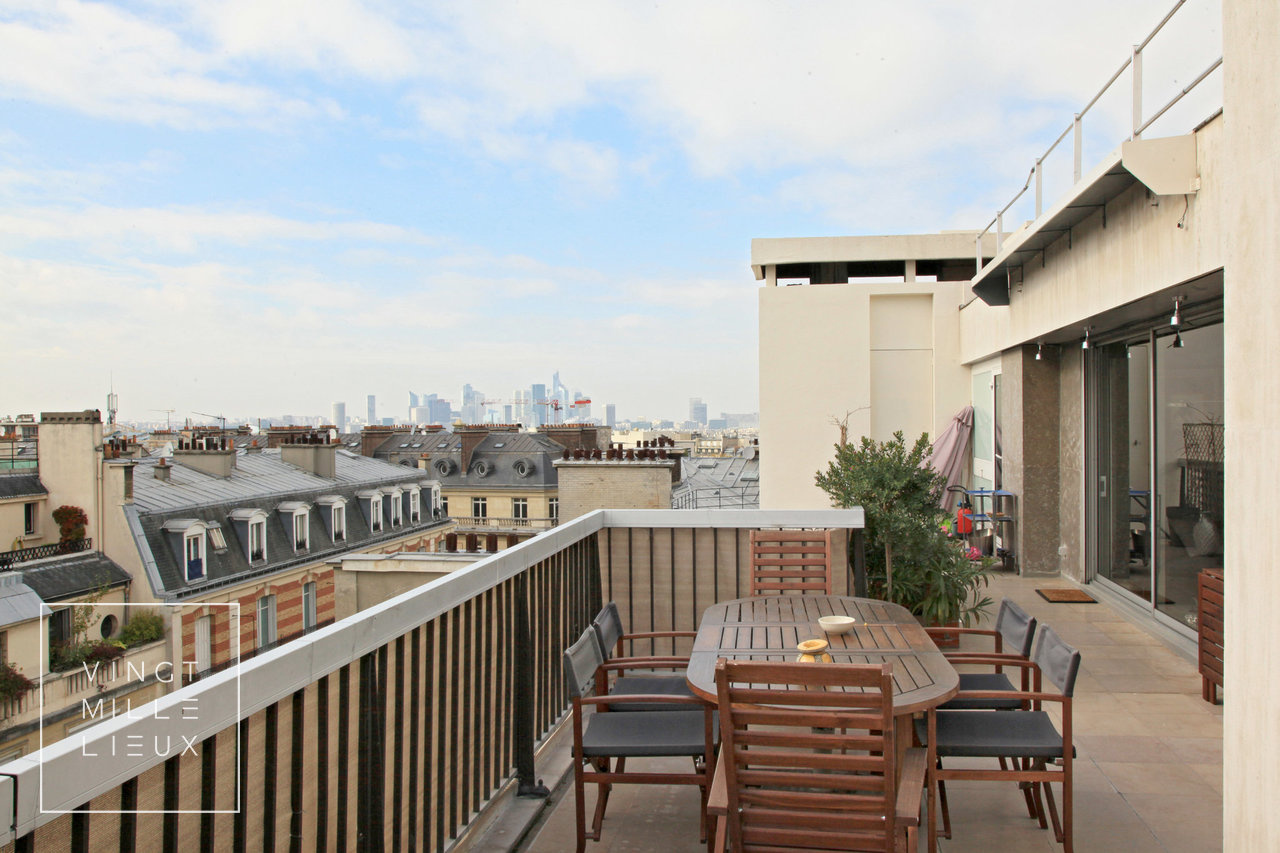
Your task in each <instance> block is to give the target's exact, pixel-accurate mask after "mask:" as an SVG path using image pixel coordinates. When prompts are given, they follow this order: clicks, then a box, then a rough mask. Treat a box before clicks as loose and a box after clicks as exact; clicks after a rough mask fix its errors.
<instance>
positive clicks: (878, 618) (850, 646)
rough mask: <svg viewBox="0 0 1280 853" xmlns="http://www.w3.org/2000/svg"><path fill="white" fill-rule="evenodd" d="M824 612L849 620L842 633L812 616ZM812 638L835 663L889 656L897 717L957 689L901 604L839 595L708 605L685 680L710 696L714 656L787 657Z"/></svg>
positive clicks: (935, 650)
mask: <svg viewBox="0 0 1280 853" xmlns="http://www.w3.org/2000/svg"><path fill="white" fill-rule="evenodd" d="M831 615H839V616H852V617H854V618H855V619H856V620H857V623H856V624H855V625H854V627H853V629H852V630H851V631H849V632H848V633H846V634H827V633H825V632H824V631H823V630H822V628H821V627H819V625H818V617H819V616H831ZM812 639H825V640H827V641H828V642H829V643H830V648H828V649H827V652H828V653H829V654H830V655H831V657H832V660H833V661H835V662H837V663H881V662H884V661H889V662H891V663H892V664H893V683H894V697H893V710H894V716H897V717H901V716H906V715H910V714H913V713H915V712H917V711H924V710H928V709H929V708H931V707H934V706H936V705H940V704H942V703H943V702H945V701H947V700H948V699H950V698H951V697H952V696H954V695H955V694H956V693H957V692H958V690H959V688H960V678H959V676H958V675H957V674H956V671H955V668H954V667H953V666H952V665H951V664H950V663H949V662H948V661H947V659H946V658H945V657H943V655H942V653H941V652H939V651H938V647H937V646H935V645H934V644H933V640H932V639H930V638H929V635H928V634H926V633H925V630H924V628H922V627H921V626H920V624H919V623H918V622H917V621H916V620H915V617H913V616H912V615H911V614H910V613H908V612H907V610H906V608H904V607H901V606H899V605H897V604H891V603H889V602H887V601H877V600H875V599H871V598H849V597H846V596H840V595H765V596H756V597H754V598H739V599H735V600H733V601H722V602H720V603H719V604H715V605H712V606H711V607H708V608H707V610H706V612H705V613H703V614H702V622H701V624H700V625H699V626H698V636H697V639H695V640H694V644H693V652H692V654H691V655H690V657H689V671H688V679H689V686H690V687H691V688H692V689H693V691H694V692H695V693H697V694H698V695H699V696H702V697H703V698H704V699H707V700H709V701H712V702H714V701H716V684H715V666H716V660H718V659H719V658H732V659H736V660H774V661H783V660H795V659H796V657H797V656H798V655H799V654H800V652H799V651H797V650H796V646H797V644H799V643H800V642H801V641H803V640H812ZM814 665H815V666H821V664H814Z"/></svg>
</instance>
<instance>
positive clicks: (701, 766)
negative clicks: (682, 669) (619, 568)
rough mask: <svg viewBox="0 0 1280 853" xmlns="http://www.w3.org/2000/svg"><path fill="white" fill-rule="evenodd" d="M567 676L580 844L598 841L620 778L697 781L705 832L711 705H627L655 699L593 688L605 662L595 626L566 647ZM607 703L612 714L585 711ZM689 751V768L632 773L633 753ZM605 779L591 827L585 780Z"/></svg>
mask: <svg viewBox="0 0 1280 853" xmlns="http://www.w3.org/2000/svg"><path fill="white" fill-rule="evenodd" d="M563 663H564V678H565V685H566V687H567V688H568V691H569V696H570V697H571V698H572V700H573V782H574V797H575V801H576V802H575V816H576V820H577V824H576V826H577V851H578V853H583V851H584V850H585V848H586V843H587V840H588V839H590V840H592V841H599V840H600V827H601V823H602V822H603V821H604V813H605V808H606V807H607V806H608V803H609V792H610V790H611V789H612V787H613V785H615V784H640V785H695V786H697V787H698V788H700V789H701V805H702V814H703V820H702V832H703V838H704V839H705V837H706V803H707V788H708V787H709V785H710V781H711V773H712V771H713V770H714V769H715V745H716V742H717V734H718V733H717V719H716V715H715V713H714V711H713V710H712V706H711V705H709V704H708V703H706V702H704V701H702V700H701V699H698V698H696V697H693V696H688V697H685V696H662V697H660V702H661V704H663V705H667V706H679V707H680V708H681V709H682V710H644V711H635V710H628V706H629V705H633V706H638V707H644V706H653V705H655V704H657V701H656V700H658V699H659V697H655V696H652V695H636V694H628V695H620V694H613V695H609V696H595V695H592V694H593V693H594V691H595V682H596V675H597V672H598V671H599V668H600V667H601V666H602V665H603V664H604V661H603V659H602V657H601V655H600V648H599V645H598V643H597V639H596V636H595V632H594V630H593V629H591V628H588V629H587V630H586V631H584V632H583V633H582V636H580V637H579V638H578V639H577V641H576V642H575V643H574V644H573V645H572V646H570V647H569V648H567V649H565V652H564V662H563ZM601 706H608V713H591V714H587V713H585V712H586V710H587V709H589V708H592V709H596V710H597V711H598V710H600V708H601ZM669 757H687V758H690V759H692V761H693V768H692V770H691V771H690V772H684V773H679V772H674V773H673V772H662V773H658V772H653V771H651V770H642V771H639V772H627V766H626V764H627V759H629V758H669ZM587 784H594V785H598V786H599V793H598V796H597V797H596V808H595V815H594V817H593V819H592V824H591V828H590V830H588V829H587V825H586V800H585V795H586V785H587Z"/></svg>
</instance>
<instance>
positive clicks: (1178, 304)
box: [1169, 296, 1182, 329]
mask: <svg viewBox="0 0 1280 853" xmlns="http://www.w3.org/2000/svg"><path fill="white" fill-rule="evenodd" d="M1169 325H1170V326H1173V327H1174V328H1175V329H1176V328H1178V327H1179V326H1181V325H1182V297H1181V296H1175V297H1173V316H1172V317H1170V318H1169Z"/></svg>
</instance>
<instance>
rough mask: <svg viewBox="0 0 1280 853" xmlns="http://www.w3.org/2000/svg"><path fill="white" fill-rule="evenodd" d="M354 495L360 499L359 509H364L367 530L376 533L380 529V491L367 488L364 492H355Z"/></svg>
mask: <svg viewBox="0 0 1280 853" xmlns="http://www.w3.org/2000/svg"><path fill="white" fill-rule="evenodd" d="M356 497H357V498H359V499H360V509H362V510H364V513H365V519H366V520H367V521H368V522H369V530H370V531H371V532H373V533H378V532H380V531H381V530H382V492H380V491H379V490H378V489H369V490H368V491H364V492H356Z"/></svg>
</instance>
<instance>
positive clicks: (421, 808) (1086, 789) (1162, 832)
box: [0, 510, 1221, 853]
mask: <svg viewBox="0 0 1280 853" xmlns="http://www.w3.org/2000/svg"><path fill="white" fill-rule="evenodd" d="M861 524H862V516H861V511H860V510H827V511H810V512H770V511H734V510H725V511H702V510H690V511H662V510H636V511H600V512H596V513H592V514H591V515H588V516H584V517H583V518H580V519H576V520H574V521H572V522H569V523H568V524H565V525H563V526H561V527H558V528H556V529H553V530H550V531H547V532H545V533H542V534H541V535H539V536H537V537H535V538H533V539H530V540H528V541H527V542H524V543H522V544H520V545H518V546H516V547H514V548H511V549H509V550H506V551H503V552H500V553H498V554H495V555H493V556H491V557H488V558H486V559H484V560H481V561H479V562H477V563H475V564H474V565H473V566H471V567H469V568H467V569H463V570H460V571H458V572H455V573H453V574H452V575H450V576H448V577H446V578H443V579H440V580H437V581H434V582H432V583H430V584H427V585H425V586H423V587H420V588H419V589H417V590H414V591H412V592H410V593H407V594H405V595H402V596H400V597H398V598H395V599H392V600H391V601H388V602H386V603H385V604H382V605H379V606H377V607H374V608H372V609H369V610H366V611H363V612H361V613H359V614H357V615H356V616H354V617H351V618H349V619H345V620H342V621H341V622H338V623H336V624H334V625H331V626H329V627H326V628H322V629H320V630H318V631H316V632H315V633H313V634H311V635H308V636H306V637H303V638H301V639H299V640H297V641H295V642H293V643H290V644H289V645H288V646H285V647H282V648H279V649H275V650H273V651H270V652H267V653H265V654H262V655H260V656H258V657H256V658H254V659H253V660H250V661H248V662H246V663H244V664H242V665H241V666H240V667H239V668H238V669H233V670H228V671H225V672H221V673H218V674H216V675H214V676H211V677H210V678H208V679H205V680H201V681H199V682H197V683H195V684H193V685H190V686H188V687H186V688H184V689H182V690H180V691H177V692H175V693H173V694H170V695H168V696H166V697H164V698H163V699H161V700H158V701H157V702H156V703H153V704H152V705H149V706H147V707H145V708H141V709H134V710H133V713H132V714H131V715H130V716H129V717H125V716H120V717H117V718H115V719H112V720H108V721H106V722H103V723H99V724H97V725H94V726H90V727H88V728H86V729H84V730H82V731H81V732H79V733H77V735H76V736H73V737H70V738H67V739H66V740H64V741H61V742H59V743H56V744H53V745H51V746H49V747H46V748H45V749H44V750H42V751H41V752H40V753H35V754H32V755H30V756H25V757H23V758H20V759H18V760H16V761H12V762H10V763H9V764H7V765H5V766H4V767H3V768H0V774H4V775H0V827H8V826H10V825H12V826H13V827H14V829H13V830H11V831H8V832H4V831H2V830H0V842H11V841H15V840H16V842H17V843H16V847H15V848H13V849H17V850H26V849H37V848H38V849H40V850H42V851H43V850H64V849H65V850H106V849H111V850H119V849H138V850H178V849H189V850H193V851H194V850H196V849H200V850H224V849H231V850H248V849H255V850H256V849H281V850H283V849H291V850H345V849H370V850H395V851H398V850H410V849H428V850H450V849H476V850H481V849H483V850H492V849H510V848H511V847H512V846H513V845H514V844H516V843H517V841H518V840H519V839H521V838H523V839H524V841H523V844H524V846H523V848H521V849H525V850H532V851H551V850H557V851H558V850H563V849H566V847H565V844H566V841H565V839H567V838H568V837H569V832H570V830H569V829H568V826H569V823H568V821H570V820H571V814H572V793H571V788H570V789H568V790H569V794H568V797H566V795H565V790H566V789H565V788H564V787H563V786H562V785H560V784H559V780H560V779H561V777H562V775H563V773H564V771H565V770H566V769H567V768H568V766H569V765H568V762H567V760H566V757H565V750H564V747H563V738H562V736H561V734H560V731H559V724H560V723H561V722H562V721H563V719H564V716H563V715H564V713H565V710H566V708H567V707H568V704H569V703H568V699H567V696H566V695H565V690H564V686H563V683H562V679H561V678H560V667H559V659H560V654H561V651H562V650H563V649H564V648H565V647H566V646H567V645H568V644H569V643H570V642H572V641H573V639H575V638H576V637H577V636H578V634H579V633H580V632H581V631H582V630H583V628H584V627H585V626H586V625H587V624H588V623H589V621H590V619H591V617H592V616H593V615H594V614H595V613H596V612H597V611H598V610H599V608H600V606H601V604H602V602H604V601H608V600H610V599H613V600H616V601H618V603H619V605H620V607H621V609H622V616H623V619H624V621H625V622H626V623H627V624H628V626H629V627H630V628H632V629H633V630H648V629H653V630H664V629H688V628H693V627H695V626H696V625H697V623H698V620H699V617H700V615H701V613H702V611H703V610H704V609H705V608H706V607H707V606H709V605H710V604H712V603H714V602H716V601H718V600H724V599H728V598H737V597H741V596H743V595H745V594H746V592H747V581H746V578H747V570H748V567H749V566H748V548H747V541H748V537H749V531H750V530H752V529H756V528H760V527H768V526H795V527H836V528H844V529H847V530H850V531H852V532H853V533H852V535H854V536H858V535H860V528H861ZM1039 585H1044V582H1041V583H1040V584H1039ZM848 586H849V579H848V578H841V579H839V581H838V582H837V589H836V590H835V591H836V592H840V593H845V592H847V591H848ZM994 586H995V588H994V594H995V595H996V596H997V597H998V596H1000V595H1011V596H1013V597H1014V598H1015V599H1016V600H1018V601H1019V602H1020V603H1022V604H1024V605H1025V606H1026V607H1027V609H1028V610H1030V611H1032V612H1033V613H1035V614H1036V615H1038V616H1039V617H1041V618H1042V619H1043V620H1044V621H1045V622H1047V623H1048V624H1051V625H1053V626H1054V627H1055V629H1057V630H1058V631H1059V632H1060V633H1061V634H1062V636H1063V637H1064V639H1066V640H1067V641H1068V642H1071V643H1073V644H1075V645H1077V646H1078V647H1079V648H1080V649H1081V651H1082V652H1083V655H1084V670H1083V675H1082V677H1081V679H1080V681H1079V683H1078V687H1077V695H1078V699H1077V702H1076V709H1077V711H1076V732H1077V737H1076V744H1077V746H1078V748H1079V751H1080V759H1081V760H1080V762H1079V763H1078V765H1077V767H1078V773H1077V783H1076V790H1077V818H1076V822H1075V825H1076V831H1077V833H1078V839H1079V841H1078V848H1077V849H1079V850H1111V849H1117V848H1118V847H1123V848H1124V849H1129V850H1138V851H1143V850H1153V851H1154V850H1197V851H1204V850H1213V849H1219V847H1220V841H1219V839H1220V837H1221V817H1220V814H1221V805H1220V796H1221V795H1220V790H1221V757H1220V756H1221V751H1220V748H1221V716H1220V711H1221V709H1220V708H1218V707H1214V706H1210V705H1207V704H1205V703H1204V702H1202V701H1201V700H1200V699H1199V692H1198V691H1199V679H1198V678H1197V677H1196V675H1195V669H1194V666H1193V664H1192V663H1191V662H1190V661H1187V660H1185V659H1184V658H1182V657H1180V656H1178V655H1177V654H1175V653H1174V652H1172V651H1170V650H1169V649H1168V648H1166V647H1165V646H1164V645H1163V644H1162V643H1161V641H1160V640H1159V639H1158V638H1156V637H1154V636H1151V635H1150V634H1148V633H1146V631H1144V630H1143V629H1141V628H1139V627H1137V626H1135V625H1133V624H1131V623H1130V622H1129V621H1127V619H1126V618H1125V617H1124V616H1123V615H1122V614H1120V613H1118V612H1116V611H1113V610H1112V609H1111V608H1110V607H1109V606H1108V605H1107V604H1104V603H1097V604H1091V605H1064V604H1048V603H1045V602H1043V601H1041V600H1040V599H1039V598H1038V597H1037V596H1036V595H1035V593H1034V586H1035V584H1032V583H1031V582H1030V581H1025V580H1021V579H1017V578H1011V577H1006V576H997V580H996V581H995V584H994ZM184 707H188V708H192V707H194V708H195V709H196V711H195V713H194V715H192V716H187V715H184V714H183V713H182V711H181V709H182V708H184ZM129 738H141V741H140V742H142V743H145V744H146V745H147V746H146V748H145V749H142V750H138V751H137V752H138V754H130V751H129V750H122V749H120V748H119V744H122V743H130V742H131V741H129V740H128V739H129ZM157 739H159V740H157ZM188 741H189V742H190V747H189V748H187V747H186V746H185V745H186V744H187V743H188ZM170 742H171V743H172V744H173V746H172V748H170V749H168V750H166V751H163V752H162V751H161V750H160V749H159V747H158V746H156V747H155V748H153V746H154V745H155V744H157V743H170ZM113 747H115V749H114V752H113ZM540 781H541V782H544V783H545V784H546V785H548V786H549V787H551V788H553V789H554V792H553V795H552V797H551V800H550V803H551V805H550V808H545V807H544V801H543V800H541V799H538V798H536V797H535V798H532V799H527V798H518V797H517V796H516V795H517V794H518V793H520V792H521V791H523V792H526V793H536V791H537V788H538V785H539V782H540ZM1009 787H1010V786H1008V785H1005V786H1003V787H1002V786H1000V785H983V784H974V783H968V784H966V785H962V784H957V785H954V786H953V788H954V792H953V793H952V811H953V815H954V816H955V833H954V834H955V839H954V841H952V842H950V843H948V844H946V845H945V846H944V848H943V849H946V850H978V849H983V850H984V851H985V850H989V849H992V848H993V845H994V849H1017V850H1035V849H1040V846H1044V847H1045V848H1046V849H1053V847H1054V845H1052V844H1051V843H1050V841H1049V835H1048V833H1045V832H1042V831H1041V830H1039V829H1037V828H1035V826H1034V824H1033V823H1031V822H1030V821H1029V820H1027V818H1026V816H1025V812H1024V811H1022V810H1021V809H1022V802H1021V798H1020V797H1018V796H1017V794H1016V792H1014V791H1009V790H1005V789H1006V788H1009ZM688 795H689V791H687V790H679V789H670V790H669V789H665V788H656V789H648V790H642V791H639V792H637V791H634V790H628V789H627V788H626V787H620V788H618V789H617V793H616V794H615V796H616V800H615V801H614V803H613V804H611V807H610V811H609V817H608V819H607V820H606V824H605V827H606V829H605V840H604V841H603V842H601V843H600V844H599V845H597V846H596V847H594V848H589V849H599V850H601V851H605V850H656V849H664V850H668V851H672V853H678V851H681V850H685V849H688V850H690V851H692V850H695V849H701V848H700V847H699V845H698V842H697V832H696V798H695V797H690V796H688ZM566 805H567V806H568V808H567V809H566ZM11 809H12V810H13V811H12V812H11V811H10V810H11ZM121 812H123V813H121ZM134 812H136V813H134ZM539 818H543V821H542V823H541V825H538V824H537V820H538V819H539ZM530 821H533V822H534V824H533V826H534V828H533V830H532V831H528V825H529V822H530ZM984 825H985V826H984ZM6 849H9V848H6Z"/></svg>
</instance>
